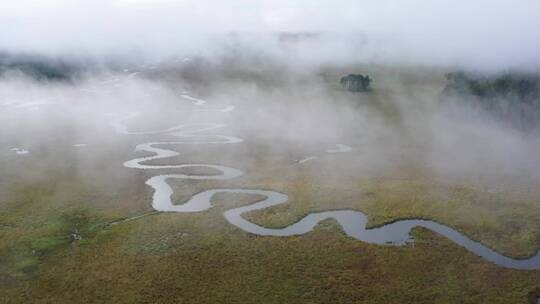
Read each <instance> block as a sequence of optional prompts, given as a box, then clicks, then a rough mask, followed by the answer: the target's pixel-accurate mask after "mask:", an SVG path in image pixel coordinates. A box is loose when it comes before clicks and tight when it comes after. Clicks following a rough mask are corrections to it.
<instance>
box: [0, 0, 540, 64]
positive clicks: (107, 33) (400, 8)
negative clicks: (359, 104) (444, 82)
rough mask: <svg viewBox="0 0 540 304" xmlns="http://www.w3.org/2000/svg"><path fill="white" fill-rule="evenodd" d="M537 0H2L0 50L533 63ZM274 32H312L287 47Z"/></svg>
mask: <svg viewBox="0 0 540 304" xmlns="http://www.w3.org/2000/svg"><path fill="white" fill-rule="evenodd" d="M539 10H540V4H539V3H538V2H537V1H532V0H523V1H518V2H516V1H498V2H497V3H493V2H492V1H487V0H481V1H474V2H471V1H465V0H458V1H442V0H438V1H416V0H406V1H382V2H381V1H355V0H338V1H304V0H296V1H280V0H265V1H244V0H241V1H226V2H215V1H206V0H205V1H200V0H196V1H195V0H158V1H146V0H99V1H86V0H85V1H77V2H73V1H68V0H49V1H37V0H23V1H16V2H9V3H3V4H2V9H1V10H0V29H1V30H0V34H1V35H0V50H2V51H8V52H14V53H19V52H25V53H40V54H46V55H49V56H55V57H58V56H61V57H76V58H80V57H82V58H88V57H91V58H94V59H103V58H112V59H115V60H118V59H123V60H126V59H131V60H134V61H138V62H140V61H141V60H162V59H164V58H170V57H177V56H180V57H183V56H189V55H193V54H198V55H205V56H209V57H213V56H223V55H226V54H227V53H228V51H229V48H230V47H231V46H234V47H238V48H240V49H242V50H251V51H253V52H254V53H257V54H265V55H268V56H271V57H273V58H274V59H280V60H284V61H286V63H287V64H290V63H291V62H294V63H297V64H298V63H300V62H303V63H309V64H311V65H317V64H320V63H321V62H325V63H328V62H330V63H343V64H347V63H351V62H355V63H358V62H362V63H378V64H388V63H391V64H412V65H429V66H433V65H438V66H441V65H442V66H456V65H457V66H460V67H462V68H463V67H464V68H474V69H483V70H489V71H500V70H504V69H528V70H535V71H537V70H538V68H539V67H540V66H539V62H540V60H539V59H540V58H539V56H540V55H538V54H540V41H539V39H538V38H537V37H538V35H537V29H538V28H539V27H540V21H539V19H538V18H537V12H538V11H539ZM276 33H293V34H294V33H301V34H310V35H314V36H312V39H308V40H307V41H304V42H303V43H297V44H289V45H288V46H287V47H285V48H284V47H283V45H282V44H280V43H279V41H280V38H279V37H278V36H276Z"/></svg>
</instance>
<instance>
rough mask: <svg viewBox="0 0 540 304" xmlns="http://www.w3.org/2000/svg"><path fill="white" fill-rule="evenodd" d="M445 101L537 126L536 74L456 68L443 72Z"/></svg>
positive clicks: (539, 82) (539, 80) (539, 92)
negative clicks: (485, 73) (491, 73)
mask: <svg viewBox="0 0 540 304" xmlns="http://www.w3.org/2000/svg"><path fill="white" fill-rule="evenodd" d="M443 97H444V98H443V100H444V101H445V102H453V103H460V104H462V105H466V106H470V107H472V108H475V109H479V110H482V111H485V112H486V113H489V114H490V115H491V116H492V117H494V118H496V119H497V120H500V121H503V122H506V123H510V124H511V125H513V126H515V127H518V128H520V129H531V128H534V129H536V128H538V127H540V76H538V75H532V74H521V73H505V74H499V75H495V76H482V75H478V74H473V73H466V72H456V73H450V74H448V75H447V85H446V87H445V89H444V91H443Z"/></svg>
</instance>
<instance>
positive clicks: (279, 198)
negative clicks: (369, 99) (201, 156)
mask: <svg viewBox="0 0 540 304" xmlns="http://www.w3.org/2000/svg"><path fill="white" fill-rule="evenodd" d="M182 97H184V98H185V99H188V100H190V101H192V102H193V104H194V105H195V106H199V107H206V104H207V102H206V101H204V100H201V99H198V98H194V97H191V96H189V95H188V94H187V93H184V94H183V95H182ZM224 109H234V107H232V106H227V107H225V108H224ZM206 110H208V111H220V112H224V111H223V110H219V109H206ZM137 116H139V113H136V112H134V113H129V114H127V115H126V116H123V117H120V118H117V119H115V120H114V121H113V122H112V123H111V124H112V125H113V126H114V128H115V130H116V131H117V132H118V133H120V134H128V135H151V134H169V135H172V136H175V137H178V138H180V139H182V140H179V141H170V142H169V141H168V142H149V143H143V144H139V145H137V147H136V149H135V150H136V151H144V152H148V153H152V154H153V155H152V156H145V157H140V158H135V159H132V160H129V161H126V162H125V163H124V166H125V167H128V168H134V169H146V170H148V169H150V170H152V169H180V168H193V167H206V168H211V169H214V170H217V171H219V172H220V174H214V175H193V174H167V175H156V176H154V177H151V178H150V179H148V180H147V181H146V184H147V185H149V186H150V187H152V188H153V189H154V193H153V198H152V207H153V208H154V209H155V210H156V211H160V212H185V213H188V212H201V211H205V210H208V209H209V208H211V207H212V201H211V200H212V197H213V196H214V195H215V194H217V193H236V194H256V195H262V196H264V197H265V199H263V200H262V201H259V202H255V203H253V204H250V205H247V206H243V207H239V208H235V209H230V210H228V211H226V212H225V213H224V216H225V218H226V219H227V221H228V222H229V223H231V224H232V225H234V226H236V227H238V228H240V229H242V230H243V231H246V232H248V233H253V234H256V235H261V236H276V237H286V236H293V235H302V234H305V233H308V232H310V231H312V230H313V229H314V228H315V226H317V225H318V224H319V223H320V222H321V221H324V220H327V219H334V220H336V221H337V222H338V223H339V224H340V225H341V227H342V228H343V231H344V232H345V233H346V234H347V235H348V236H350V237H352V238H354V239H357V240H359V241H362V242H366V243H370V244H378V245H386V246H402V245H405V244H407V243H408V242H411V241H413V240H412V239H411V236H410V232H411V230H412V229H414V228H416V227H424V228H427V229H429V230H431V231H433V232H435V233H438V234H439V235H442V236H444V237H446V238H448V239H449V240H451V241H452V242H454V243H456V244H458V245H460V246H462V247H463V248H465V249H467V250H468V251H470V252H472V253H474V254H476V255H478V256H480V257H482V258H484V259H486V260H488V261H490V262H493V263H495V264H497V265H499V266H503V267H507V268H514V269H540V251H538V252H537V253H536V255H535V256H533V257H531V258H528V259H513V258H510V257H507V256H505V255H502V254H500V253H498V252H496V251H494V250H492V249H490V248H488V247H486V246H484V245H482V244H481V243H479V242H475V241H473V240H471V239H469V238H468V237H467V236H465V235H463V234H461V233H459V232H458V231H456V230H454V229H452V228H450V227H448V226H445V225H442V224H440V223H437V222H434V221H429V220H400V221H396V222H393V223H391V224H387V225H384V226H381V227H378V228H372V229H366V224H367V222H368V220H367V216H366V215H365V214H364V213H362V212H360V211H355V210H334V211H325V212H316V213H310V214H308V215H306V216H305V217H303V218H302V219H300V220H299V221H297V222H296V223H293V224H291V225H289V226H287V227H284V228H280V229H271V228H265V227H263V226H259V225H257V224H254V223H252V222H250V221H248V220H246V219H244V218H243V217H242V214H243V213H246V212H250V211H256V210H262V209H266V208H270V207H273V206H276V205H280V204H284V203H286V202H287V201H288V196H287V195H286V194H283V193H279V192H275V191H268V190H258V189H213V190H207V191H203V192H201V193H198V194H196V195H194V196H192V197H191V198H190V199H189V200H188V201H187V202H185V203H183V204H174V203H173V202H172V200H171V196H172V194H173V189H172V188H171V186H170V185H169V184H168V183H167V181H168V180H170V179H191V180H228V179H232V178H236V177H239V176H241V175H242V174H243V172H242V171H240V170H238V169H234V168H230V167H226V166H221V165H217V164H180V165H145V164H143V163H144V162H147V161H151V160H156V159H164V158H169V157H173V156H178V155H179V153H178V152H176V151H174V150H168V149H165V148H158V147H156V146H173V145H184V144H191V145H193V144H196V145H199V144H234V143H240V142H242V141H243V140H242V139H240V138H237V137H233V136H225V135H204V134H200V133H202V132H205V131H210V130H216V129H220V128H223V127H225V125H222V124H183V125H177V126H174V127H171V128H169V129H166V130H161V131H145V132H130V131H128V129H127V127H126V126H125V124H124V123H125V121H126V120H129V119H132V118H135V117H137ZM351 150H352V148H351V147H349V146H346V145H344V144H337V145H336V148H335V149H329V150H327V151H326V152H327V153H345V152H349V151H351Z"/></svg>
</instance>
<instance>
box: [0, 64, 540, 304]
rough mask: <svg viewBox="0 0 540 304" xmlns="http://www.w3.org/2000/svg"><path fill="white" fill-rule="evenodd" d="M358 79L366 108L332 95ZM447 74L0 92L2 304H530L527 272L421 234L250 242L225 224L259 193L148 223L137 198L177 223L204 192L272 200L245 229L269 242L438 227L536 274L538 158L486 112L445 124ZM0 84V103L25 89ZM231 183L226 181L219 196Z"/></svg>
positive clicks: (126, 82)
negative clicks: (159, 180) (352, 224)
mask: <svg viewBox="0 0 540 304" xmlns="http://www.w3.org/2000/svg"><path fill="white" fill-rule="evenodd" d="M357 70H359V71H358V72H362V73H368V74H369V75H371V77H372V78H373V80H374V81H373V84H372V87H373V89H372V91H371V92H367V93H350V92H346V91H344V90H342V89H341V88H340V86H339V78H340V77H341V76H342V75H346V74H348V73H354V72H355V71H357ZM272 72H276V71H275V70H273V71H272ZM269 74H270V73H269ZM444 74H445V73H444V72H443V71H432V70H423V69H410V68H388V67H373V66H370V67H357V68H355V69H344V68H341V67H338V68H326V69H323V70H321V71H317V72H313V75H317V76H313V75H312V74H309V75H306V74H301V75H290V74H288V75H280V74H279V72H278V75H272V76H267V75H268V74H264V73H262V74H260V75H259V74H257V77H252V76H253V75H251V74H248V76H249V77H248V76H246V74H242V73H239V75H238V77H230V76H231V75H230V74H228V75H227V77H225V78H219V77H215V78H214V79H211V81H210V80H209V81H206V82H200V81H194V80H193V79H192V78H190V77H186V75H181V76H182V77H180V76H178V75H176V74H175V73H174V71H171V70H164V71H161V70H152V71H144V70H142V71H141V72H140V74H138V75H133V74H132V71H130V72H129V73H128V72H126V73H125V74H120V75H116V74H115V75H112V76H110V77H109V78H105V79H103V78H102V76H100V78H97V79H96V78H95V77H89V78H88V79H87V80H84V81H81V83H77V84H57V85H54V86H50V85H46V86H45V85H42V84H35V83H32V86H31V88H32V89H31V90H25V91H24V92H16V91H6V90H4V93H3V94H4V96H2V98H3V99H2V100H3V102H2V101H0V104H1V105H2V111H1V112H0V116H2V117H1V118H2V120H1V121H2V123H0V124H2V125H3V126H2V127H3V130H4V131H5V136H2V138H0V146H1V147H2V149H1V150H0V151H1V152H0V167H1V168H2V170H1V171H2V173H1V174H2V178H1V179H0V210H1V213H0V261H1V263H0V265H1V266H0V282H2V284H1V285H0V286H2V287H1V297H2V302H6V303H21V302H32V303H73V302H85V303H101V302H104V301H106V302H117V303H133V302H139V303H156V302H158V303H234V302H237V303H252V302H261V303H351V302H352V303H456V302H459V303H528V302H529V301H530V300H531V299H533V298H534V297H535V295H534V293H535V292H538V289H539V288H540V285H539V282H540V270H539V269H537V268H536V269H512V268H511V267H510V268H509V267H504V266H501V265H497V264H494V263H492V262H490V261H488V260H486V259H484V258H482V257H480V256H477V255H475V254H474V253H471V252H470V251H468V250H466V249H465V248H463V247H461V246H460V245H459V244H456V243H454V242H452V241H451V240H449V239H447V238H445V237H443V236H441V235H439V234H437V233H435V232H433V231H431V230H429V229H425V228H415V229H413V231H412V232H411V240H408V242H405V243H403V244H399V245H401V246H394V245H392V244H370V243H366V242H362V241H359V240H356V239H354V238H352V237H350V236H348V235H347V234H345V233H344V232H343V230H342V227H341V226H340V225H339V224H338V222H336V221H334V220H332V219H328V220H324V221H322V222H320V223H319V224H318V225H316V226H315V228H314V230H313V231H311V232H307V233H305V234H302V235H295V236H283V237H276V236H260V235H257V234H252V233H249V232H246V231H244V230H242V229H239V227H237V226H235V225H233V224H231V223H230V222H229V221H228V220H227V218H226V217H225V216H224V213H226V212H227V211H230V210H232V209H235V208H239V207H242V206H249V205H250V204H252V203H254V202H256V201H260V200H261V199H263V198H264V197H263V196H260V195H257V194H249V193H245V194H241V193H233V192H231V193H226V192H218V193H216V194H215V195H214V196H213V197H212V204H213V205H214V207H212V208H209V209H207V210H199V211H200V212H189V213H180V212H161V211H174V210H172V209H174V208H175V207H172V208H171V206H169V207H167V208H171V209H170V210H168V209H167V208H165V209H161V208H160V207H159V206H156V205H153V203H156V200H155V199H156V198H155V197H154V195H155V193H156V191H155V183H154V184H153V183H152V182H150V184H149V185H150V186H149V185H147V184H148V183H149V181H152V180H153V181H155V180H156V176H159V175H163V174H166V175H168V176H175V177H174V178H171V179H169V180H168V181H167V182H168V185H169V186H170V188H171V190H172V193H171V201H172V202H175V203H174V205H176V206H181V205H182V204H183V203H185V202H187V201H188V200H189V199H190V198H192V197H193V196H194V195H196V194H197V193H201V192H203V191H206V190H212V189H218V190H219V189H252V190H256V189H258V190H264V191H275V192H278V193H283V194H286V195H287V196H288V202H287V203H284V204H279V205H277V206H273V207H269V208H265V209H262V210H255V211H251V212H247V213H245V214H243V215H242V216H243V218H244V219H245V220H247V221H249V222H251V223H254V224H257V225H260V226H263V227H266V228H283V227H287V226H290V225H291V224H294V223H295V222H298V221H299V220H301V219H302V218H304V217H305V216H307V215H309V214H312V213H314V212H322V211H329V210H356V211H360V212H362V213H363V214H365V215H366V216H367V220H368V222H367V227H368V228H375V227H382V226H383V225H385V224H388V223H393V222H397V221H400V220H404V219H426V220H433V221H435V222H437V223H440V224H442V225H445V226H447V227H451V228H453V229H455V230H456V231H458V232H460V233H461V234H462V235H464V236H467V237H468V238H470V239H472V240H474V241H477V242H479V243H480V244H482V245H483V246H485V247H486V248H491V249H493V250H495V251H497V252H498V253H500V254H502V255H505V256H508V257H512V258H522V259H524V258H527V257H531V256H534V255H535V254H536V253H537V251H538V248H539V247H540V224H539V221H538V219H539V218H540V193H539V192H540V191H539V189H538V187H537V185H538V181H540V178H539V175H538V173H537V172H538V170H537V169H538V168H537V166H538V164H540V162H539V159H538V155H536V154H535V153H534V151H535V149H536V148H538V146H539V141H538V139H537V138H536V137H535V135H534V134H526V133H522V132H520V131H516V130H512V129H508V128H506V127H505V126H498V125H493V122H492V121H491V120H486V121H483V120H481V119H478V117H482V116H481V114H479V115H478V116H475V120H470V119H469V117H470V116H468V115H463V117H459V116H456V115H455V112H453V114H452V116H446V115H445V113H444V109H441V107H440V106H439V101H438V100H439V94H440V92H441V91H442V90H443V88H444V86H445V82H444V81H445V79H444ZM188 76H189V75H188ZM11 81H12V82H11V83H7V80H4V81H3V82H4V83H3V84H2V85H3V86H4V88H10V87H17V85H18V84H20V83H21V82H24V83H25V84H28V80H20V79H19V80H11ZM141 96H144V97H141ZM45 98H52V100H48V101H43V99H45ZM135 113H138V114H135ZM122 118H127V119H122ZM201 129H205V131H204V132H202V131H200V130H201ZM443 130H444V132H442V131H443ZM178 133H181V134H178ZM237 139H238V140H237ZM180 141H181V143H179V142H180ZM148 143H153V144H151V145H148ZM12 148H19V149H26V150H27V151H28V153H26V154H19V153H16V152H17V151H19V150H17V151H15V150H11V149H12ZM155 149H161V150H162V151H156V150H155ZM163 150H165V151H163ZM166 151H169V152H166ZM171 151H172V152H171ZM536 151H537V150H536ZM174 152H177V153H174ZM336 152H337V153H336ZM160 153H165V156H166V157H162V158H148V157H152V156H155V155H156V154H158V155H159V154H160ZM133 160H136V161H133ZM193 164H198V165H193ZM209 165H210V166H209ZM224 167H225V168H224ZM227 168H231V169H234V170H236V171H234V172H232V173H235V174H232V175H229V176H227V178H219V176H222V175H227V174H226V172H224V170H225V171H227ZM227 172H228V171H227ZM229 173H230V172H229ZM152 185H154V186H152ZM176 208H177V207H176ZM156 209H157V210H158V212H156Z"/></svg>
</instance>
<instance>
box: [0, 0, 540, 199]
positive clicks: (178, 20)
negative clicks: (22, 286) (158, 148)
mask: <svg viewBox="0 0 540 304" xmlns="http://www.w3.org/2000/svg"><path fill="white" fill-rule="evenodd" d="M539 10H540V6H539V4H538V2H536V1H520V2H518V3H516V2H514V1H512V2H511V1H504V2H499V3H497V4H494V3H493V2H489V1H476V2H474V3H471V2H470V1H452V2H445V1H430V2H429V3H428V2H426V1H412V0H411V1H409V0H408V1H400V2H399V3H395V2H390V1H383V2H379V3H376V4H375V3H374V2H367V1H346V0H343V1H332V2H330V1H322V2H319V1H318V2H317V3H315V2H313V1H235V2H234V3H227V4H225V3H213V2H209V1H157V2H156V1H135V0H118V1H78V2H77V3H75V2H72V1H63V0H57V1H48V2H47V3H46V4H45V3H43V2H41V1H30V0H25V1H17V2H15V3H5V4H3V5H2V10H1V12H0V59H1V60H2V64H3V68H2V70H1V71H2V73H1V75H2V77H1V78H0V118H1V120H0V127H1V129H2V136H1V138H0V146H1V151H0V157H2V158H3V160H2V162H3V163H4V164H6V166H7V164H9V166H10V167H11V166H15V165H17V166H19V165H20V166H21V167H24V166H30V167H33V168H42V169H43V170H44V172H46V170H47V168H50V167H52V166H55V165H58V166H64V165H65V163H64V162H63V161H62V160H61V157H65V155H64V154H63V153H68V154H69V155H71V156H70V157H72V160H74V161H75V163H76V165H75V166H76V167H77V166H78V167H80V168H78V172H79V174H81V175H88V174H92V173H91V172H92V171H94V173H93V174H98V175H99V174H102V173H103V171H105V172H109V171H110V172H109V173H110V174H109V176H110V177H117V178H118V179H120V178H121V177H122V174H123V173H118V172H123V171H122V170H124V171H125V170H126V169H125V168H122V167H121V164H122V162H123V161H126V160H128V159H131V158H133V157H134V155H139V154H135V153H136V152H134V151H133V149H134V147H135V146H136V144H137V143H140V142H141V139H135V138H132V137H129V136H122V135H120V134H117V132H115V129H114V127H113V122H114V120H115V119H120V118H121V117H122V116H123V115H124V116H125V115H128V114H129V113H134V112H137V113H139V114H140V116H138V117H137V118H136V119H132V120H129V121H128V122H126V124H127V125H128V128H129V129H130V130H131V129H133V130H141V131H144V130H159V129H167V128H171V127H174V126H176V125H178V124H182V123H204V122H208V123H220V124H225V125H226V127H224V128H223V129H220V130H219V131H213V132H209V134H225V135H230V136H238V137H240V138H242V139H243V140H244V141H245V142H246V143H247V148H243V149H244V151H240V152H239V151H238V150H236V151H235V150H234V149H229V150H227V151H224V152H222V154H221V156H223V155H227V157H228V159H235V157H236V155H239V156H238V159H236V161H237V163H238V164H241V163H242V161H243V160H242V159H240V157H242V156H243V155H251V156H254V157H255V158H257V157H259V156H260V155H261V154H263V153H262V152H261V151H264V154H265V153H269V154H270V155H271V154H275V155H285V156H283V157H282V158H279V160H280V161H288V162H291V163H294V162H295V161H298V160H299V159H301V158H302V157H309V156H311V155H317V153H322V152H317V151H325V150H327V149H331V148H332V147H335V146H336V144H340V143H341V144H346V145H348V146H350V147H352V148H353V149H354V151H355V156H354V157H353V158H351V160H350V163H349V169H350V171H351V172H354V174H359V175H366V176H369V175H370V174H373V175H377V174H380V172H388V171H392V170H402V169H403V168H413V169H412V170H413V171H414V172H423V173H422V174H426V175H428V176H444V177H446V178H452V179H454V180H456V182H457V183H479V184H481V185H482V187H487V188H489V189H491V188H490V187H498V186H500V185H509V184H512V183H518V184H519V186H520V187H525V188H526V189H527V191H529V190H531V189H534V188H535V185H537V184H538V182H539V181H540V174H539V173H538V172H539V170H538V169H539V166H540V156H539V155H538V153H535V152H536V151H539V148H540V141H539V140H538V133H537V131H536V130H533V129H530V130H521V129H516V128H513V127H512V126H509V125H507V124H505V123H503V122H499V121H497V120H494V119H492V118H490V117H489V115H487V114H486V113H483V112H482V111H480V110H478V111H476V110H472V109H470V108H468V107H460V106H457V107H452V108H451V109H450V108H449V107H447V106H445V105H443V104H441V100H440V99H441V98H440V97H441V94H442V92H443V90H444V88H445V85H446V79H445V74H446V73H449V72H454V71H456V70H468V71H475V72H476V73H483V74H485V75H493V74H495V75H497V74H499V73H503V72H507V71H512V72H524V73H536V72H537V71H538V69H539V68H540V65H539V63H540V60H539V59H540V58H539V57H538V56H539V55H538V54H540V41H539V39H538V38H537V33H536V31H537V29H538V28H539V27H540V19H538V18H536V16H535V14H536V12H537V11H539ZM428 12H429V13H428ZM36 63H38V64H43V66H41V67H40V68H39V69H37V70H36V69H35V68H34V66H35V65H36ZM21 64H22V65H21ZM21 66H22V68H21ZM28 67H30V68H28ZM49 69H51V70H52V71H53V72H50V70H49ZM43 71H45V72H43ZM348 73H366V74H369V75H371V76H372V78H373V79H374V82H373V89H372V91H370V92H367V93H350V92H346V91H345V90H343V89H342V88H341V87H340V86H339V78H340V77H342V76H345V75H347V74H348ZM51 75H52V76H51ZM53 76H54V77H53ZM186 96H187V97H186ZM193 98H201V99H203V100H205V101H207V102H208V105H207V108H205V109H203V110H201V109H200V108H199V109H198V110H197V109H196V107H194V103H196V100H195V101H194V99H193ZM228 106H234V111H230V112H226V111H220V109H221V110H224V109H226V107H228ZM194 109H195V110H194ZM163 137H166V136H163ZM164 140H167V139H164ZM169 140H170V139H169ZM85 149H87V150H89V151H91V153H90V152H89V153H86V154H84V153H82V154H81V153H79V152H74V151H79V150H85ZM178 149H179V150H181V149H182V147H179V148H178ZM25 151H26V152H25ZM66 151H68V152H66ZM77 153H78V154H77ZM111 155H114V156H111ZM59 156H61V157H60V159H59ZM261 157H262V156H261ZM287 157H289V158H288V159H286V158H287ZM25 158H26V159H29V160H32V163H25V160H24V159H25ZM217 160H219V159H217ZM245 161H246V162H249V161H254V160H249V158H248V159H246V160H245ZM96 164H100V165H99V166H96ZM108 164H111V165H110V166H109V165H108ZM36 170H37V169H36ZM407 170H408V169H407ZM38 171H39V170H38ZM493 185H496V186H493Z"/></svg>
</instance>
